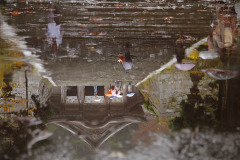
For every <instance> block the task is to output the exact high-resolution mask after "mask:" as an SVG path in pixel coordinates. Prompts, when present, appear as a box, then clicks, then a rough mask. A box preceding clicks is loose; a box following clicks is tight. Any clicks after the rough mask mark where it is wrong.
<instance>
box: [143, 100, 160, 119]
mask: <svg viewBox="0 0 240 160" xmlns="http://www.w3.org/2000/svg"><path fill="white" fill-rule="evenodd" d="M143 107H144V108H145V109H146V110H147V111H148V112H150V113H152V114H153V115H155V116H157V117H158V115H157V114H156V112H155V111H154V110H153V108H152V106H151V105H150V103H149V102H145V103H144V104H143Z"/></svg>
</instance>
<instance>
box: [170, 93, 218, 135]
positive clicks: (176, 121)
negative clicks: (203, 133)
mask: <svg viewBox="0 0 240 160" xmlns="http://www.w3.org/2000/svg"><path fill="white" fill-rule="evenodd" d="M204 102H205V103H206V104H205V105H199V104H195V105H194V104H193V103H190V102H186V101H182V102H181V103H180V108H181V112H180V117H175V118H173V119H171V120H170V121H169V128H171V129H172V130H175V131H176V130H180V129H182V128H191V129H194V128H195V127H197V126H198V127H201V126H214V127H216V125H217V119H216V118H215V111H216V107H217V106H216V104H217V103H216V102H217V101H216V100H214V99H213V98H212V97H210V96H206V98H205V99H204Z"/></svg>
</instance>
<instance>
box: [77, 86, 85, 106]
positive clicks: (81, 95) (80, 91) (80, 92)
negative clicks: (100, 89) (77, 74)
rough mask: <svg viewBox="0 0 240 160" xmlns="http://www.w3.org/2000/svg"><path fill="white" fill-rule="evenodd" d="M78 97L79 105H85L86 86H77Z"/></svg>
mask: <svg viewBox="0 0 240 160" xmlns="http://www.w3.org/2000/svg"><path fill="white" fill-rule="evenodd" d="M77 97H78V102H79V103H84V99H85V92H84V86H77Z"/></svg>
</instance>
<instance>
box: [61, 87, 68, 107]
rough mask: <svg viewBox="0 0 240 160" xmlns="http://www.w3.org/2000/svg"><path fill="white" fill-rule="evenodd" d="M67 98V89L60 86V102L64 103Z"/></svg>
mask: <svg viewBox="0 0 240 160" xmlns="http://www.w3.org/2000/svg"><path fill="white" fill-rule="evenodd" d="M66 99H67V89H66V87H65V86H61V102H62V103H66Z"/></svg>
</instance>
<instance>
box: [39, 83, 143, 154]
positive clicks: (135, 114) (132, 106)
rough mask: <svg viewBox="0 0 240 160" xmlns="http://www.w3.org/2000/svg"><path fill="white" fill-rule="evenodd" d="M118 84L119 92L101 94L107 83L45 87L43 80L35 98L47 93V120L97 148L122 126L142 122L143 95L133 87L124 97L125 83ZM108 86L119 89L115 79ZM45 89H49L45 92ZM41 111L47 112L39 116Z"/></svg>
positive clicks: (126, 91)
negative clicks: (130, 94)
mask: <svg viewBox="0 0 240 160" xmlns="http://www.w3.org/2000/svg"><path fill="white" fill-rule="evenodd" d="M45 83H47V82H45ZM122 85H123V87H122V96H120V97H119V96H115V97H112V98H109V97H108V96H105V94H106V93H107V92H108V90H109V88H108V86H107V85H106V86H68V87H67V86H59V87H51V88H48V89H47V88H46V86H47V84H44V85H42V86H45V87H43V88H40V91H41V92H42V93H41V94H40V97H39V99H40V100H41V99H44V98H43V97H44V96H45V95H49V94H50V95H49V96H48V99H47V100H46V101H45V103H46V104H48V105H49V106H51V110H52V112H53V114H51V116H50V117H49V118H48V121H47V124H56V125H59V126H61V127H63V128H64V129H66V130H68V131H69V132H71V133H72V134H74V135H77V136H79V138H80V139H82V140H83V141H84V142H86V143H87V144H88V145H89V146H90V147H91V148H93V149H96V148H99V147H100V146H101V145H102V144H103V143H104V142H105V141H106V140H107V139H109V138H110V137H111V136H113V135H114V134H115V133H116V132H119V131H120V130H121V129H123V128H124V127H126V126H128V125H130V124H133V123H142V122H146V119H145V117H144V112H143V110H142V108H141V106H140V104H141V103H142V102H143V97H142V96H141V95H140V93H139V91H138V89H137V88H134V87H133V89H132V91H134V92H135V93H136V94H135V95H134V96H132V97H127V93H128V88H129V87H127V85H125V84H122ZM48 87H49V86H48ZM112 87H114V88H119V89H120V86H119V82H117V83H116V82H115V86H112ZM96 89H97V90H96ZM49 90H51V93H47V92H48V91H49ZM96 91H97V95H96ZM96 100H97V101H96ZM39 107H40V106H39ZM45 113H47V112H46V111H45V112H44V113H42V114H43V115H42V116H44V114H45ZM42 119H43V118H42Z"/></svg>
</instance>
